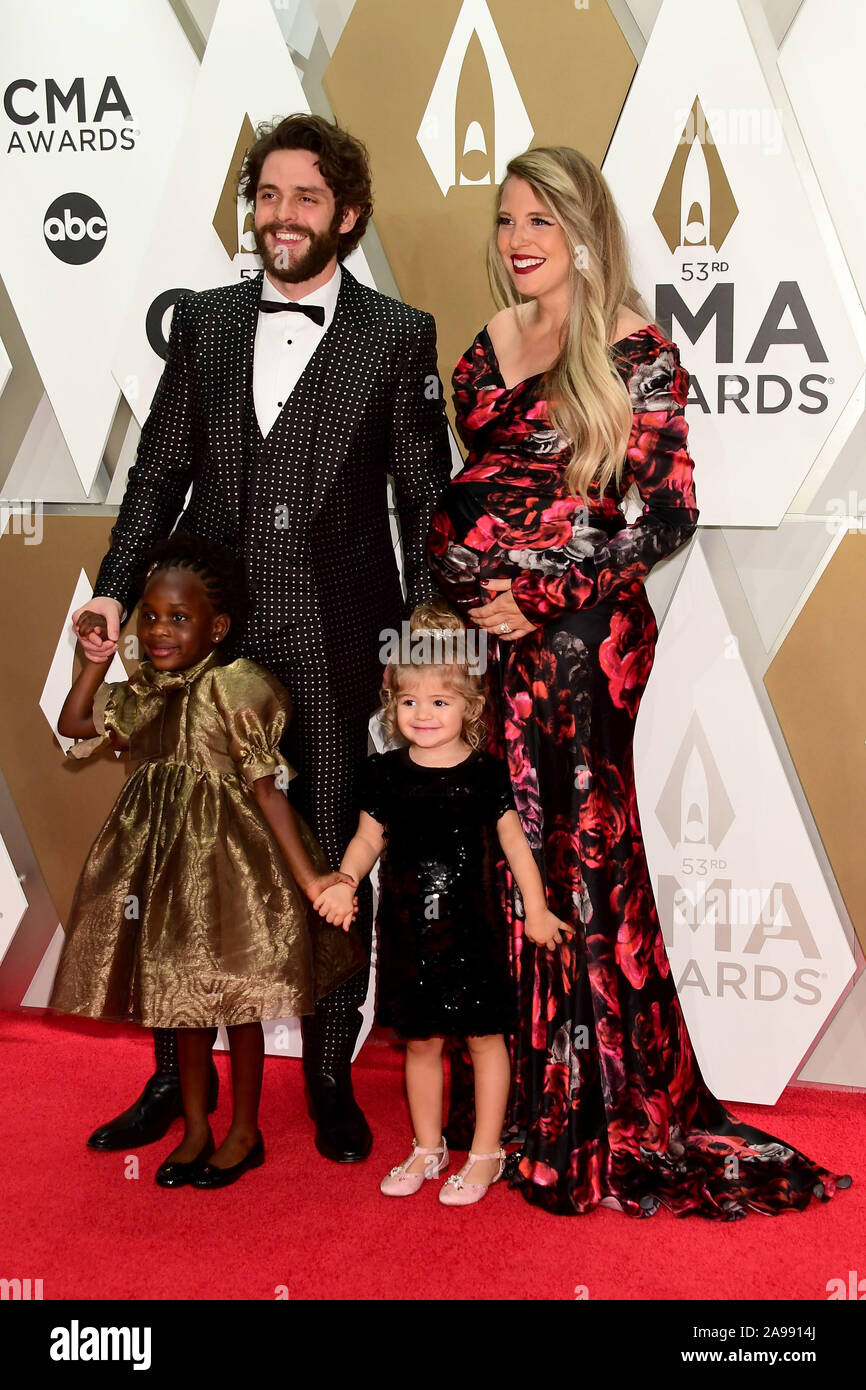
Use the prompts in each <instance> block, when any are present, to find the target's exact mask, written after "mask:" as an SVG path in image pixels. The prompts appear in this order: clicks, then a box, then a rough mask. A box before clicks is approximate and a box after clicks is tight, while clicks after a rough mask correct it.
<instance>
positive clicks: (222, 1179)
mask: <svg viewBox="0 0 866 1390" xmlns="http://www.w3.org/2000/svg"><path fill="white" fill-rule="evenodd" d="M264 1161H265V1145H264V1140H263V1139H262V1135H261V1130H260V1131H259V1133H258V1135H257V1136H256V1142H255V1143H254V1144H253V1147H252V1148H251V1149H250V1151H249V1153H248V1154H247V1156H246V1158H242V1159H241V1161H240V1163H235V1164H233V1165H232V1167H231V1168H214V1167H213V1165H212V1164H210V1163H204V1164H201V1165H200V1166H196V1169H195V1172H194V1173H193V1174H192V1176H191V1177H190V1180H189V1185H190V1187H207V1188H211V1187H229V1186H230V1185H231V1184H232V1183H233V1182H237V1180H238V1178H242V1177H243V1175H244V1173H246V1172H248V1170H249V1169H250V1168H261V1166H262V1164H263V1163H264Z"/></svg>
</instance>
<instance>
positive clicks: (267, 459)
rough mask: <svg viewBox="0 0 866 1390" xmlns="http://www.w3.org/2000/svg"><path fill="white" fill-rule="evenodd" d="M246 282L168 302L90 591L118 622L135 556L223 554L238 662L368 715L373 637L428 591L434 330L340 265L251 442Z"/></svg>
mask: <svg viewBox="0 0 866 1390" xmlns="http://www.w3.org/2000/svg"><path fill="white" fill-rule="evenodd" d="M261 285H262V273H261V272H260V273H259V274H257V275H255V276H252V277H250V278H249V279H246V280H243V281H241V282H240V283H239V284H234V285H229V286H221V287H219V288H217V289H213V290H206V291H204V292H201V293H190V294H184V295H182V296H181V297H180V298H179V299H178V301H177V304H176V305H175V310H174V317H173V320H172V327H171V334H170V338H169V344H168V355H167V359H166V365H165V370H164V372H163V374H162V377H161V379H160V382H159V385H158V387H157V390H156V393H155V395H154V399H153V404H152V407H151V411H150V414H149V415H148V418H147V420H146V422H145V424H144V427H143V429H142V432H141V441H140V444H139V448H138V453H137V456H136V461H135V464H134V466H133V467H132V469H131V470H130V474H129V480H128V483H127V488H126V493H125V495H124V498H123V502H122V505H121V508H120V512H119V515H118V517H117V521H116V524H115V526H114V528H113V530H112V533H111V535H112V541H111V549H110V550H109V552H108V554H107V555H106V557H105V559H104V560H103V563H102V565H101V567H100V570H99V574H98V576H97V580H96V585H95V592H96V593H97V594H104V595H108V596H110V597H113V598H116V599H119V600H120V602H121V603H122V604H123V605H124V607H125V608H126V609H127V610H128V611H129V612H131V611H132V608H133V607H134V605H135V603H136V602H137V599H138V592H137V586H136V574H137V573H138V571H139V570H140V567H141V562H142V560H143V558H144V557H145V555H146V554H147V551H148V549H149V548H150V546H151V545H152V544H153V542H154V541H156V540H158V539H160V538H161V537H163V536H165V535H168V534H169V533H170V532H171V531H172V530H173V529H174V528H175V526H176V525H177V526H179V527H180V528H181V529H183V530H186V531H192V532H195V533H196V534H199V535H203V536H207V537H209V538H211V539H214V540H218V541H222V542H224V543H227V544H229V545H231V546H232V547H233V548H235V550H236V551H237V553H238V554H239V555H240V556H241V557H242V559H243V561H244V563H245V565H246V570H247V576H248V580H249V585H250V589H251V594H252V615H251V621H250V624H249V629H248V633H247V637H246V639H245V641H244V643H243V653H244V654H245V655H248V656H251V657H254V658H255V659H257V660H259V661H261V662H262V663H263V664H264V665H268V666H270V667H271V669H276V670H277V672H278V674H281V675H282V676H283V677H286V675H287V674H288V673H287V671H286V669H285V668H286V667H288V666H291V667H292V668H293V669H292V671H291V680H290V681H287V683H289V684H290V688H291V689H293V692H294V693H295V696H296V699H298V700H302V699H303V696H304V686H305V683H306V682H305V672H304V669H303V667H304V666H308V667H309V676H310V679H311V680H312V679H313V678H315V680H316V683H317V695H318V697H319V699H321V697H322V694H323V690H322V681H323V680H324V681H325V683H326V686H327V691H326V692H325V693H326V694H327V698H328V702H329V704H330V705H331V706H332V708H333V709H335V710H336V711H338V712H344V713H346V714H352V713H354V714H360V713H362V712H365V711H367V712H369V711H370V710H372V708H374V707H375V704H376V698H377V693H378V688H379V684H380V681H381V675H382V667H381V664H380V661H379V649H380V647H381V640H382V639H381V635H380V634H381V633H382V631H383V629H386V628H389V627H394V626H396V625H398V624H399V622H400V621H401V620H402V618H403V617H405V616H406V615H407V614H408V612H409V611H411V608H412V607H413V606H414V605H415V603H417V602H419V601H420V600H421V599H423V598H426V597H428V596H429V594H430V593H431V592H432V584H431V581H430V578H429V575H428V570H427V564H426V558H425V542H426V538H427V532H428V528H429V523H430V518H431V515H432V512H433V509H434V507H435V504H436V502H437V500H438V498H439V497H440V495H441V493H442V491H443V489H444V488H445V486H446V484H447V482H448V479H449V476H450V472H451V455H450V447H449V442H448V430H447V424H446V420H445V414H444V402H443V392H442V389H441V383H440V381H439V378H438V375H437V363H436V328H435V323H434V320H433V318H432V316H431V315H429V314H426V313H423V312H421V311H419V310H417V309H413V308H411V307H410V306H409V305H407V304H402V303H400V302H399V301H398V300H394V299H391V298H389V297H388V296H386V295H383V294H380V293H378V292H377V291H375V290H371V289H368V288H367V287H366V286H364V285H361V284H360V283H359V281H357V280H356V279H355V278H354V276H353V275H351V273H350V272H349V271H347V270H346V268H345V266H344V267H343V270H342V279H341V286H340V293H339V297H338V300H337V306H336V310H335V314H334V319H333V322H332V323H331V326H330V328H329V330H328V332H327V333H326V334H325V335H324V337H323V339H322V341H321V343H320V344H319V346H318V348H317V349H316V352H315V353H314V354H313V357H312V358H311V360H310V362H309V363H308V365H307V367H306V369H305V370H304V372H303V374H302V376H301V378H300V380H299V381H298V383H297V385H296V387H295V389H294V390H293V391H292V392H291V394H290V395H289V397H288V399H287V400H286V402H285V405H284V407H283V409H282V410H281V412H280V415H279V417H278V419H277V421H276V423H275V425H274V427H273V428H272V429H271V431H270V432H269V434H268V436H267V438H266V439H263V438H262V435H261V432H260V430H259V427H258V422H257V420H256V417H255V410H254V405H253V395H252V366H253V349H254V343H255V331H256V322H257V315H258V304H259V298H260V295H261ZM388 475H390V476H391V477H393V479H394V494H395V502H396V509H397V514H398V518H399V523H400V531H401V539H402V548H403V563H404V576H405V580H406V584H407V590H408V598H407V600H406V601H405V602H404V599H403V594H402V590H401V588H400V581H399V574H398V569H397V563H396V557H395V555H394V550H393V542H392V539H391V533H390V524H389V516H388V497H387V477H388ZM190 489H191V491H190ZM188 492H189V497H188V498H187V493H188ZM185 498H187V501H186V507H185V509H184V499H185ZM181 513H182V515H181ZM281 668H282V669H281ZM315 673H317V674H315ZM317 702H318V701H317Z"/></svg>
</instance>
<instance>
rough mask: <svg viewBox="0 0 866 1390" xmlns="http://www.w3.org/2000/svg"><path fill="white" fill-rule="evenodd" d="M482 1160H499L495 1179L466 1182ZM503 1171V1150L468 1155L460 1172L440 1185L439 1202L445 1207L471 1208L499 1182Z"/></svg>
mask: <svg viewBox="0 0 866 1390" xmlns="http://www.w3.org/2000/svg"><path fill="white" fill-rule="evenodd" d="M484 1158H491V1159H493V1158H497V1159H498V1160H499V1172H498V1173H497V1174H496V1176H495V1177H493V1178H491V1179H490V1182H467V1181H466V1179H467V1178H468V1176H469V1174H470V1173H471V1171H472V1169H473V1167H474V1166H475V1164H476V1163H479V1162H480V1161H481V1159H484ZM504 1171H505V1150H504V1149H498V1150H497V1152H496V1153H493V1154H474V1153H470V1154H469V1157H468V1159H467V1160H466V1162H465V1163H464V1165H463V1167H462V1168H461V1169H460V1172H459V1173H455V1174H454V1176H453V1177H451V1178H448V1179H447V1181H446V1182H444V1183H443V1184H442V1189H441V1191H440V1193H439V1201H440V1202H441V1203H442V1205H443V1206H445V1207H468V1206H471V1204H472V1203H473V1202H480V1201H481V1198H482V1197H483V1196H484V1194H485V1192H486V1191H487V1189H488V1187H492V1186H493V1184H494V1183H495V1182H499V1179H500V1178H501V1177H502V1174H503V1172H504Z"/></svg>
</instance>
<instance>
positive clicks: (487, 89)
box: [415, 0, 534, 197]
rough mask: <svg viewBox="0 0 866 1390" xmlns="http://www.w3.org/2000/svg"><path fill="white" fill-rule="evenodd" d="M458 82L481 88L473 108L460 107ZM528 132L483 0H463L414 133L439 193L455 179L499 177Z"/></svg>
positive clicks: (496, 180)
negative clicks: (464, 110)
mask: <svg viewBox="0 0 866 1390" xmlns="http://www.w3.org/2000/svg"><path fill="white" fill-rule="evenodd" d="M467 71H470V74H471V75H470V77H469V78H468V79H467V76H466V73H467ZM473 76H474V77H475V79H476V80H475V81H474V82H473V81H472V80H471V79H472V77H473ZM461 86H463V87H467V88H470V89H475V90H477V91H479V92H483V93H484V95H479V96H478V97H477V101H476V107H475V109H474V110H471V109H470V110H468V111H466V112H463V111H462V110H461V101H460V88H461ZM488 98H489V99H488ZM479 117H481V119H479ZM533 134H534V131H533V128H532V123H531V121H530V119H529V116H528V115H527V113H526V107H525V106H524V104H523V101H522V99H521V96H520V92H519V91H518V88H517V83H516V82H515V80H514V74H513V73H512V71H511V68H510V66H509V63H508V59H507V57H506V56H505V49H504V48H503V46H502V42H501V40H500V38H499V35H498V33H497V32H496V26H495V24H494V23H493V19H492V16H491V14H490V11H489V9H488V8H487V5H486V3H485V0H464V3H463V5H462V6H461V9H460V13H459V15H458V16H457V22H456V23H455V25H454V30H453V32H452V34H451V38H450V40H449V43H448V47H447V48H446V50H445V56H444V57H443V59H442V64H441V66H440V68H439V73H438V75H437V77H436V81H435V83H434V85H433V90H432V92H431V93H430V100H429V101H428V103H427V109H426V111H425V112H424V115H423V117H422V120H421V124H420V126H419V127H418V131H417V134H416V136H415V138H416V140H417V141H418V144H419V145H420V147H421V150H422V153H423V154H424V158H425V159H426V160H427V163H428V164H429V165H430V168H431V170H432V172H433V176H434V178H435V179H436V182H437V183H438V185H439V188H440V189H441V191H442V195H443V197H444V196H446V195H447V194H448V191H449V190H450V189H451V188H453V187H455V185H457V186H465V185H478V184H490V183H500V182H501V180H502V179H503V177H504V175H505V166H506V164H507V163H508V161H509V159H511V158H513V156H514V155H515V154H517V153H518V152H519V151H520V150H524V149H526V148H527V147H528V145H529V143H530V141H531V140H532V137H533ZM469 166H472V168H471V172H470V168H469ZM458 168H459V169H460V172H459V174H458Z"/></svg>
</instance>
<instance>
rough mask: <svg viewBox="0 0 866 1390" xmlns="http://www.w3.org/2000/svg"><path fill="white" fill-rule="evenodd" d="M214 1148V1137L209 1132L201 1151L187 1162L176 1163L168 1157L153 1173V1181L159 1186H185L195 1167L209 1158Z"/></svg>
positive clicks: (190, 1178)
mask: <svg viewBox="0 0 866 1390" xmlns="http://www.w3.org/2000/svg"><path fill="white" fill-rule="evenodd" d="M215 1148H216V1145H215V1143H214V1137H213V1135H212V1134H210V1135H208V1141H207V1143H206V1144H205V1146H204V1148H203V1149H202V1151H201V1153H198V1154H196V1156H195V1158H193V1159H191V1160H190V1161H189V1163H178V1162H176V1161H172V1160H171V1159H168V1158H167V1159H166V1160H165V1162H164V1163H161V1164H160V1165H159V1167H158V1168H157V1170H156V1173H155V1174H154V1181H155V1182H156V1183H157V1184H158V1185H159V1186H160V1187H186V1185H187V1183H189V1182H190V1181H191V1180H192V1177H193V1174H194V1173H195V1171H196V1169H197V1168H198V1167H199V1165H200V1164H203V1163H205V1162H206V1161H207V1159H209V1158H210V1156H211V1154H212V1153H213V1152H214V1150H215Z"/></svg>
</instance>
